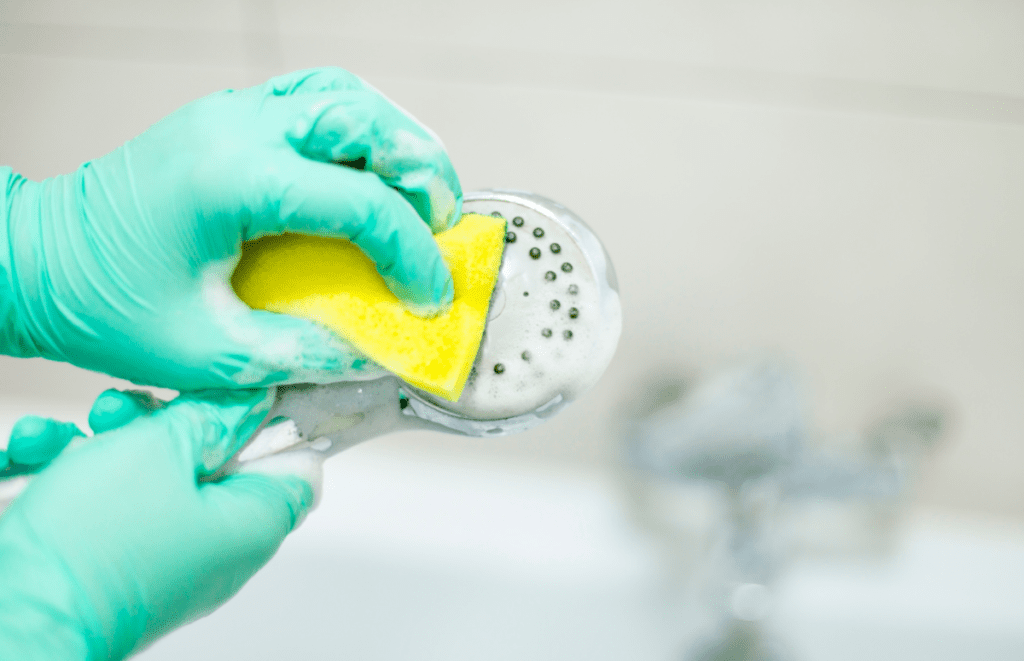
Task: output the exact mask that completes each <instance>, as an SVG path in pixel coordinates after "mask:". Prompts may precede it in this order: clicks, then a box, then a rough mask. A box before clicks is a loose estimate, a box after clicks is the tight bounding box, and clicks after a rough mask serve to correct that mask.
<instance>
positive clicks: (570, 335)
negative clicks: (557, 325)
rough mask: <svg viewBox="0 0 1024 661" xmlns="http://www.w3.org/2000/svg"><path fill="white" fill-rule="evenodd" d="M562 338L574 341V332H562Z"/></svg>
mask: <svg viewBox="0 0 1024 661" xmlns="http://www.w3.org/2000/svg"><path fill="white" fill-rule="evenodd" d="M562 337H564V338H565V339H567V340H571V339H572V331H571V330H567V331H562Z"/></svg>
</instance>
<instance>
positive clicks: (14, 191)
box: [0, 166, 40, 358]
mask: <svg viewBox="0 0 1024 661" xmlns="http://www.w3.org/2000/svg"><path fill="white" fill-rule="evenodd" d="M37 186H38V184H36V183H34V182H31V181H29V180H27V179H26V178H25V177H23V176H21V175H20V174H18V173H16V172H14V171H13V170H12V169H11V168H9V167H7V166H0V353H4V354H7V355H10V356H17V357H19V358H31V357H34V356H38V355H40V353H39V351H38V350H37V349H36V347H35V345H34V343H33V342H32V341H31V339H30V338H29V336H28V333H27V332H26V330H25V326H24V309H25V297H24V295H23V293H22V290H21V288H20V287H19V285H18V273H17V263H18V262H17V252H18V245H17V238H16V231H15V228H16V227H17V226H18V224H19V220H20V218H19V216H20V215H21V214H23V213H24V212H25V211H26V210H25V209H24V207H25V206H27V205H25V204H24V199H23V198H24V194H25V193H29V195H30V196H32V194H34V193H35V190H34V189H35V188H36V187H37Z"/></svg>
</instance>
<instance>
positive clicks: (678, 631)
mask: <svg viewBox="0 0 1024 661" xmlns="http://www.w3.org/2000/svg"><path fill="white" fill-rule="evenodd" d="M327 468H328V471H327V483H326V494H325V497H324V501H323V503H322V504H321V506H320V508H319V509H318V510H317V511H316V512H315V513H314V514H313V515H312V516H311V517H310V519H309V520H308V521H306V523H305V524H304V525H303V526H302V528H300V530H298V531H297V532H296V533H295V534H293V535H292V536H291V537H290V538H289V540H288V541H287V542H286V543H285V545H284V546H283V547H282V549H281V551H280V553H279V554H278V555H277V556H276V557H275V558H274V559H273V560H272V561H271V563H270V564H269V565H268V566H267V567H266V568H265V569H264V570H263V571H261V572H260V573H259V574H258V575H257V576H256V577H255V578H254V579H253V580H252V581H251V582H250V583H249V584H248V585H247V586H246V587H245V588H244V589H243V590H242V592H241V593H239V595H238V596H237V597H236V598H235V599H233V600H232V601H231V602H230V603H228V604H227V605H225V606H224V607H223V608H221V609H220V610H219V611H217V612H216V613H214V614H213V615H211V616H209V617H206V618H204V619H202V620H200V621H198V622H195V623H193V624H192V625H190V626H188V627H185V628H183V629H181V630H179V631H177V632H175V633H173V634H171V635H170V636H168V637H167V638H165V639H163V640H161V641H159V642H158V643H157V644H156V645H154V646H153V647H152V648H150V649H149V650H147V651H145V652H144V653H142V654H141V655H140V656H139V657H137V658H139V659H142V660H143V661H161V660H168V661H169V660H171V659H174V660H178V659H184V658H188V659H192V660H195V661H200V660H209V661H213V660H215V659H216V660H218V661H219V660H222V659H226V658H227V659H307V658H308V659H327V658H329V659H380V660H386V659H396V660H397V659H403V660H404V659H418V660H429V659H438V660H442V659H443V660H444V661H458V660H461V659H466V660H470V659H472V660H474V661H478V660H480V659H488V660H490V661H498V660H503V659H509V660H512V659H516V660H522V659H537V660H540V659H552V660H555V659H558V660H560V661H564V660H567V659H581V660H582V659H586V660H587V661H596V660H600V659H609V660H612V659H616V660H630V661H636V660H646V659H655V660H662V659H664V660H666V661H667V660H669V659H679V658H681V657H682V653H683V651H684V650H685V649H686V647H687V644H688V641H690V640H692V636H693V635H694V633H695V631H696V630H697V629H699V628H700V627H701V626H702V625H704V624H706V622H705V621H704V620H705V618H704V617H703V616H702V615H701V614H699V613H694V612H693V611H692V610H690V608H689V607H688V606H687V605H686V604H687V603H688V602H691V601H692V600H690V599H688V598H686V597H684V596H681V595H679V594H678V593H677V591H675V590H674V589H673V588H672V587H671V585H672V583H671V581H670V579H669V576H668V571H667V569H666V568H665V567H663V566H662V565H661V564H660V563H659V561H658V559H657V555H656V554H655V553H654V552H653V550H652V546H651V544H650V543H649V541H648V540H647V539H646V538H645V537H644V536H643V535H642V534H640V533H638V532H637V531H636V529H635V527H634V526H633V525H632V523H631V522H630V520H629V518H628V516H627V514H626V511H625V508H624V507H623V505H622V503H621V500H620V498H619V491H618V489H617V486H616V484H615V482H614V481H613V479H612V478H609V477H607V476H605V475H603V474H600V473H593V474H589V475H588V474H581V473H580V472H573V473H560V472H557V471H554V470H545V469H541V468H537V467H530V466H512V465H509V464H497V463H489V462H485V461H482V460H470V459H467V458H464V457H448V458H445V457H441V456H438V455H431V454H426V453H424V454H423V455H415V454H412V455H411V454H409V453H399V452H396V451H395V450H393V449H387V448H386V447H382V446H381V444H369V445H367V446H362V447H359V448H356V449H355V450H352V451H349V452H347V453H345V454H343V455H341V456H339V457H337V458H335V459H333V460H332V461H331V462H329V463H328V467H327ZM1022 595H1024V527H1021V526H1019V525H1015V524H1012V523H1007V522H984V521H982V520H980V519H972V518H953V517H951V516H949V515H939V514H919V515H916V516H914V517H912V518H911V521H910V523H909V525H908V529H907V531H906V533H905V534H904V535H903V536H902V541H901V543H900V545H899V548H898V550H897V552H896V553H895V555H894V556H893V557H892V558H890V559H889V560H887V561H885V562H878V561H876V562H873V563H844V564H837V563H824V562H819V563H809V562H802V563H799V564H797V565H795V566H794V567H792V569H791V570H790V571H789V572H788V573H787V574H786V576H785V578H784V579H783V580H782V582H781V584H780V585H779V586H778V590H777V592H776V608H775V617H774V622H773V624H774V628H775V629H776V630H777V632H778V635H779V638H780V639H781V640H782V641H784V642H785V643H786V646H787V648H788V649H789V650H790V652H791V653H792V654H793V657H794V658H795V659H806V660H815V659H820V660H822V661H845V660H846V659H850V660H853V659H856V660H858V661H860V660H864V659H872V660H874V661H885V660H887V659H893V660H894V661H895V660H899V661H913V660H916V659H922V660H925V659H927V661H954V660H957V661H960V660H962V661H979V660H985V661H1002V660H1004V659H1005V660H1006V661H1011V660H1012V661H1020V660H1021V659H1024V600H1022V598H1021V596H1022Z"/></svg>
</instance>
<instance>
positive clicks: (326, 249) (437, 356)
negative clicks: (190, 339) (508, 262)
mask: <svg viewBox="0 0 1024 661" xmlns="http://www.w3.org/2000/svg"><path fill="white" fill-rule="evenodd" d="M435 239H437V245H438V247H439V248H440V249H441V255H442V256H443V257H444V260H445V262H446V263H447V264H448V268H449V269H450V270H451V272H452V279H453V280H454V284H455V299H454V302H453V303H452V307H451V310H449V311H448V312H447V313H446V314H443V315H440V316H438V317H434V318H433V319H423V318H421V317H417V316H416V315H414V314H412V313H411V312H409V311H408V310H407V309H406V308H405V306H404V305H403V304H402V303H401V301H399V300H398V297H396V296H395V295H394V294H392V293H391V291H390V290H389V289H388V288H387V286H386V285H385V284H384V279H383V278H381V276H380V274H379V273H377V269H376V268H375V267H374V265H373V262H371V261H370V259H369V258H368V257H367V256H366V255H365V254H363V252H362V251H361V250H360V249H359V248H358V247H356V246H355V245H354V244H353V243H351V242H349V241H346V240H344V239H328V238H323V237H313V236H303V235H299V234H285V235H282V236H270V237H265V238H262V239H258V240H256V241H250V242H248V243H246V244H245V245H243V246H242V260H241V261H240V262H239V263H238V267H237V268H236V269H235V272H234V275H232V276H231V285H232V287H234V289H235V292H236V293H237V294H238V297H239V298H241V299H242V300H243V301H245V302H246V303H247V304H248V305H249V306H250V307H252V308H257V309H261V310H269V311H270V312H280V313H282V314H290V315H293V316H296V317H303V318H305V319H310V320H312V321H315V322H317V323H319V324H321V325H323V326H326V327H327V328H330V329H331V330H332V331H334V332H335V333H337V334H338V335H340V336H341V337H343V338H345V339H346V340H348V341H349V342H350V343H351V344H352V345H353V346H355V347H356V348H357V349H358V350H359V351H361V352H363V353H364V354H366V355H367V356H369V357H370V358H371V359H372V360H374V361H375V362H377V363H378V364H380V365H382V366H383V367H385V368H386V369H388V370H390V371H391V372H393V373H395V374H397V375H398V376H400V377H401V378H402V379H404V380H405V381H406V382H407V383H410V384H412V385H414V386H416V387H418V388H422V389H423V390H426V391H428V392H432V393H435V394H437V395H440V396H441V397H444V398H446V399H448V400H450V401H455V400H457V399H458V398H459V395H461V394H462V389H463V387H464V386H465V385H466V378H467V377H468V376H469V370H470V368H471V367H472V365H473V360H474V359H475V358H476V352H477V349H478V348H479V347H480V340H481V338H482V337H483V333H484V324H485V323H486V322H487V309H488V306H489V304H490V300H491V294H492V292H493V291H494V287H495V284H496V283H497V281H498V269H499V267H500V266H501V253H502V250H503V249H504V245H505V221H504V220H503V219H501V218H492V217H490V216H481V215H479V214H466V215H464V216H463V217H462V220H460V221H459V223H458V224H457V225H456V226H455V227H453V228H452V229H449V230H446V231H444V232H441V233H440V234H437V235H436V236H435Z"/></svg>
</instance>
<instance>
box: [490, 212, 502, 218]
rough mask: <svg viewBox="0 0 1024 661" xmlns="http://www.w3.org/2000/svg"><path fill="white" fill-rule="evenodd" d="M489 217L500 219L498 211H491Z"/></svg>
mask: <svg viewBox="0 0 1024 661" xmlns="http://www.w3.org/2000/svg"><path fill="white" fill-rule="evenodd" d="M491 215H492V216H494V217H495V218H501V217H502V215H501V212H500V211H492V212H491Z"/></svg>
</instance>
